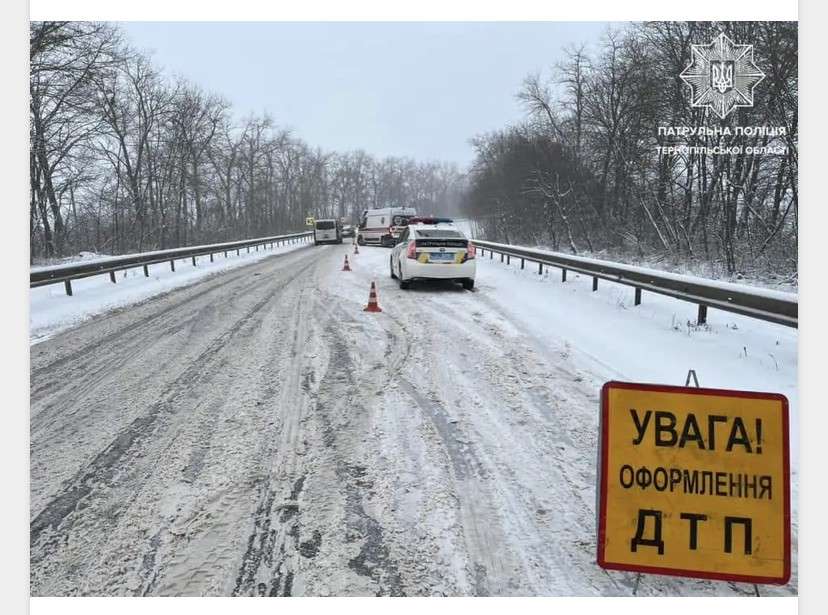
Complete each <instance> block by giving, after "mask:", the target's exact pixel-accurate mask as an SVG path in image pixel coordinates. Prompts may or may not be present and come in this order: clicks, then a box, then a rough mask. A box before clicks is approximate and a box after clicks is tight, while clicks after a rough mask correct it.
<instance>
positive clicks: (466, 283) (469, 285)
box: [461, 278, 474, 290]
mask: <svg viewBox="0 0 828 615" xmlns="http://www.w3.org/2000/svg"><path fill="white" fill-rule="evenodd" d="M461 283H462V284H463V288H464V289H466V290H473V289H474V280H473V279H472V278H466V279H465V280H461Z"/></svg>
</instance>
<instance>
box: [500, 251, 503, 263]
mask: <svg viewBox="0 0 828 615" xmlns="http://www.w3.org/2000/svg"><path fill="white" fill-rule="evenodd" d="M500 262H501V263H502V262H503V252H501V253H500Z"/></svg>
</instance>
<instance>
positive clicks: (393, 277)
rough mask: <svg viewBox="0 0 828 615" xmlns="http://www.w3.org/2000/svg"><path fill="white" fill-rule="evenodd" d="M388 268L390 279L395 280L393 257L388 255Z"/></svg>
mask: <svg viewBox="0 0 828 615" xmlns="http://www.w3.org/2000/svg"><path fill="white" fill-rule="evenodd" d="M388 269H389V271H391V279H392V280H396V279H397V274H396V273H394V259H393V257H390V256H389V257H388Z"/></svg>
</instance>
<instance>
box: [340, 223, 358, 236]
mask: <svg viewBox="0 0 828 615" xmlns="http://www.w3.org/2000/svg"><path fill="white" fill-rule="evenodd" d="M354 235H356V231H355V230H354V227H353V226H352V225H350V224H345V225H344V226H343V227H342V236H343V237H353V236H354Z"/></svg>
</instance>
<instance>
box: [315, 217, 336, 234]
mask: <svg viewBox="0 0 828 615" xmlns="http://www.w3.org/2000/svg"><path fill="white" fill-rule="evenodd" d="M335 226H336V223H335V222H334V221H333V220H320V221H319V222H317V223H316V228H318V229H319V230H320V231H327V230H329V229H332V228H334V227H335Z"/></svg>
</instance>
